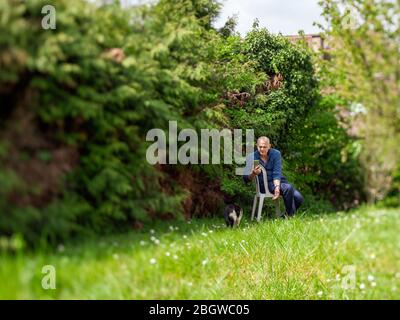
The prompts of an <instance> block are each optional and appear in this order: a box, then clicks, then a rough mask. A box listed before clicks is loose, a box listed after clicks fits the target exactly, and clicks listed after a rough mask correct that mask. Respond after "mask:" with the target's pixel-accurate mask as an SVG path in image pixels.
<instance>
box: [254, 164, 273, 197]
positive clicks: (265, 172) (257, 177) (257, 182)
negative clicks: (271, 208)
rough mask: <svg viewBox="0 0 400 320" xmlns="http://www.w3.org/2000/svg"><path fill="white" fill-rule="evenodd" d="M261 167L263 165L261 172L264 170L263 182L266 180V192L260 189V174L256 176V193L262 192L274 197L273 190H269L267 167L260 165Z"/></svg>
mask: <svg viewBox="0 0 400 320" xmlns="http://www.w3.org/2000/svg"><path fill="white" fill-rule="evenodd" d="M260 167H261V172H262V175H261V179H263V182H264V189H265V193H262V192H261V191H260V181H259V180H258V179H260V177H259V176H256V193H257V195H261V194H262V195H265V196H266V197H270V198H272V197H273V196H274V195H273V194H272V193H271V192H269V190H268V179H267V170H265V168H264V167H263V166H260Z"/></svg>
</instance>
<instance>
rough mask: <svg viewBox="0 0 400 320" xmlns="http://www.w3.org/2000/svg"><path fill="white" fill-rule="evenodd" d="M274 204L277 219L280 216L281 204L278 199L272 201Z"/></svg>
mask: <svg viewBox="0 0 400 320" xmlns="http://www.w3.org/2000/svg"><path fill="white" fill-rule="evenodd" d="M274 204H275V217H276V218H279V217H280V216H281V204H280V202H279V198H278V199H276V200H274Z"/></svg>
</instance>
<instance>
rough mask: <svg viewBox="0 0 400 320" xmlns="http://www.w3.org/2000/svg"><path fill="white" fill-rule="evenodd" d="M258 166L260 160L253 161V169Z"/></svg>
mask: <svg viewBox="0 0 400 320" xmlns="http://www.w3.org/2000/svg"><path fill="white" fill-rule="evenodd" d="M259 164H260V160H254V162H253V168H255V167H257V166H258V165H259Z"/></svg>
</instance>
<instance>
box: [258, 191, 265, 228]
mask: <svg viewBox="0 0 400 320" xmlns="http://www.w3.org/2000/svg"><path fill="white" fill-rule="evenodd" d="M263 204H264V197H260V202H259V204H258V214H257V222H260V220H261V212H262V208H263Z"/></svg>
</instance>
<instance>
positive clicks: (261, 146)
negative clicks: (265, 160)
mask: <svg viewBox="0 0 400 320" xmlns="http://www.w3.org/2000/svg"><path fill="white" fill-rule="evenodd" d="M270 148H271V145H270V144H269V143H268V142H267V141H266V140H260V141H259V142H258V144H257V149H258V152H259V153H260V155H261V156H266V155H267V152H268V150H269V149H270Z"/></svg>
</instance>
